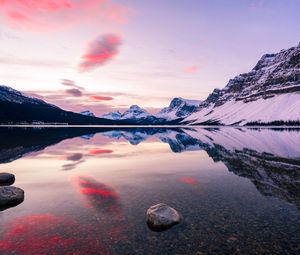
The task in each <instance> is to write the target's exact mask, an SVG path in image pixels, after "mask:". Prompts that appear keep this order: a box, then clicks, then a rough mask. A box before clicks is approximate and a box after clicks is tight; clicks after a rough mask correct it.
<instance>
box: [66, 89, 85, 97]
mask: <svg viewBox="0 0 300 255" xmlns="http://www.w3.org/2000/svg"><path fill="white" fill-rule="evenodd" d="M65 93H66V94H68V95H71V96H74V97H81V96H82V92H81V91H80V90H79V89H66V90H65Z"/></svg>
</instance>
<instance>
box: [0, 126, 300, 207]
mask: <svg viewBox="0 0 300 255" xmlns="http://www.w3.org/2000/svg"><path fill="white" fill-rule="evenodd" d="M95 133H101V134H102V135H103V136H106V137H110V138H113V139H125V140H127V141H129V142H130V143H131V144H133V145H137V144H138V143H140V142H142V141H146V140H147V139H148V138H150V137H155V138H158V139H159V140H161V141H162V142H164V143H168V144H169V146H170V148H171V150H172V151H173V152H176V153H179V152H185V151H195V150H205V151H206V152H207V153H208V155H209V156H210V157H211V158H212V159H213V160H214V161H215V162H219V161H221V162H223V163H224V164H225V165H226V166H227V168H228V170H229V171H230V172H233V173H235V174H236V175H239V176H242V177H246V178H248V179H250V180H251V181H252V182H253V183H254V185H255V186H256V188H257V189H258V190H259V191H260V192H261V193H262V194H263V195H266V196H275V197H278V198H281V199H284V200H286V201H288V202H291V203H294V204H295V205H297V207H298V208H300V146H299V144H300V132H299V130H297V129H293V130H291V131H289V130H284V129H277V130H267V129H248V130H247V129H235V128H213V129H211V128H210V129H192V128H188V129H179V128H176V129H166V128H133V129H129V128H127V129H124V128H123V129H117V130H111V129H108V128H105V129H103V128H102V129H100V128H94V129H93V128H78V129H77V128H42V129H30V128H27V129H26V128H24V129H18V128H11V129H7V128H0V140H1V141H3V142H2V143H1V145H0V162H1V163H6V162H10V161H13V160H15V159H18V158H20V157H22V156H23V155H27V154H28V153H30V152H34V151H38V150H42V149H44V148H45V147H47V146H49V145H53V144H55V143H58V142H60V141H62V140H64V139H67V138H72V137H77V136H81V137H82V136H88V137H89V138H92V137H94V134H95ZM91 134H92V135H91ZM112 153H113V150H111V149H106V148H95V146H94V147H93V148H91V149H89V150H88V151H87V153H85V152H80V153H73V154H70V155H67V156H66V157H65V159H66V160H67V161H72V163H67V164H63V165H62V169H63V170H73V169H75V168H76V167H77V166H78V165H79V164H81V163H83V162H85V161H86V160H87V158H85V156H89V155H90V156H93V155H106V154H112ZM181 181H182V182H185V183H188V184H192V185H195V184H197V183H198V180H194V179H191V178H189V177H187V178H185V179H182V180H181Z"/></svg>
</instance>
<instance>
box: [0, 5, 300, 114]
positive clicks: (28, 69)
mask: <svg viewBox="0 0 300 255" xmlns="http://www.w3.org/2000/svg"><path fill="white" fill-rule="evenodd" d="M299 13H300V1H298V0H289V1H283V0H282V1H279V0H240V1H233V0H232V1H230V0H227V1H224V0H223V1H221V0H209V1H204V0H202V1H201V0H184V1H182V0H163V1H162V0H151V1H146V0H118V1H117V0H116V1H110V0H85V1H80V0H39V1H37V0H23V1H20V0H0V42H1V47H0V76H1V81H0V84H5V85H9V86H12V87H13V88H16V89H19V90H22V91H27V92H29V93H31V94H36V95H39V96H43V97H44V99H45V100H46V101H49V102H51V103H55V104H58V105H59V106H61V107H63V108H65V109H69V110H74V111H81V110H86V109H90V110H92V111H94V112H95V113H96V114H101V113H103V112H107V111H110V110H115V109H124V108H126V107H128V106H130V105H132V104H139V105H140V106H142V107H145V108H147V109H149V110H150V111H151V112H155V111H156V110H157V108H160V107H164V106H166V105H168V104H169V101H170V100H171V99H172V98H173V97H176V96H180V97H184V98H190V99H205V98H206V97H207V95H208V94H209V93H210V92H211V91H212V90H213V89H214V88H216V87H218V88H222V87H224V86H225V85H226V83H227V81H228V80H229V79H230V78H233V77H234V76H235V75H238V74H240V73H243V72H248V71H250V70H251V68H252V67H253V66H254V65H255V64H256V62H257V61H258V60H259V58H260V57H261V55H263V54H265V53H273V52H278V51H280V50H281V49H283V48H289V47H292V46H295V45H297V44H298V43H299V40H300V32H299V24H300V15H299Z"/></svg>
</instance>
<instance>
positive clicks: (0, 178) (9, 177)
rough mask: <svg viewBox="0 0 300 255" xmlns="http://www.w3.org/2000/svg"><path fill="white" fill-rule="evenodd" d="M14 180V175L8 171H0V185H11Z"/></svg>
mask: <svg viewBox="0 0 300 255" xmlns="http://www.w3.org/2000/svg"><path fill="white" fill-rule="evenodd" d="M14 182H15V176H14V175H13V174H10V173H0V186H8V185H12V184H14Z"/></svg>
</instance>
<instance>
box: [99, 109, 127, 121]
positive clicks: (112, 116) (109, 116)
mask: <svg viewBox="0 0 300 255" xmlns="http://www.w3.org/2000/svg"><path fill="white" fill-rule="evenodd" d="M121 117H122V113H120V112H119V111H116V112H109V113H106V114H104V115H102V116H101V118H104V119H110V120H119V119H121Z"/></svg>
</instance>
